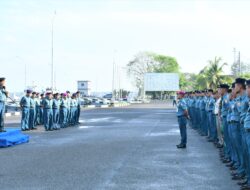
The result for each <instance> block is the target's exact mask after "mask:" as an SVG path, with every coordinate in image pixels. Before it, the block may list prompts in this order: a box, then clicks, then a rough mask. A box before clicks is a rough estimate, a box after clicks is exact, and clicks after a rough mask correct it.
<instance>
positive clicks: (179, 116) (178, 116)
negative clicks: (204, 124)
mask: <svg viewBox="0 0 250 190" xmlns="http://www.w3.org/2000/svg"><path fill="white" fill-rule="evenodd" d="M177 117H185V115H179V116H177Z"/></svg>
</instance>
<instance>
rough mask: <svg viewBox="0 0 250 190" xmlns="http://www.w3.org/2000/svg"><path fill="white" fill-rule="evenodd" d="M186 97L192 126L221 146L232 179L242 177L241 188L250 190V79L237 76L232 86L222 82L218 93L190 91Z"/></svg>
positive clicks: (223, 158) (210, 140)
mask: <svg viewBox="0 0 250 190" xmlns="http://www.w3.org/2000/svg"><path fill="white" fill-rule="evenodd" d="M230 87H231V88H230ZM183 99H184V101H185V103H186V107H187V110H188V113H189V117H190V119H189V120H188V123H189V125H190V126H191V127H192V128H193V129H195V130H197V131H198V132H199V133H200V135H202V136H207V138H208V141H209V142H213V143H214V144H215V145H216V147H217V148H219V149H220V157H221V160H222V162H223V163H225V164H226V166H227V167H229V168H230V170H231V175H232V179H233V180H239V181H238V184H239V185H240V186H241V189H242V190H250V80H246V79H243V78H237V79H236V80H235V82H234V83H233V84H232V85H231V86H229V85H227V84H221V85H219V86H218V91H216V92H213V90H211V89H210V90H206V91H195V92H189V93H186V94H185V97H184V98H183Z"/></svg>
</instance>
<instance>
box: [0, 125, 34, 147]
mask: <svg viewBox="0 0 250 190" xmlns="http://www.w3.org/2000/svg"><path fill="white" fill-rule="evenodd" d="M27 142H29V136H28V135H25V134H22V132H21V130H19V129H7V132H4V133H0V148H4V147H9V146H14V145H18V144H22V143H27Z"/></svg>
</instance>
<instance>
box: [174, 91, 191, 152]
mask: <svg viewBox="0 0 250 190" xmlns="http://www.w3.org/2000/svg"><path fill="white" fill-rule="evenodd" d="M177 95H178V103H177V113H176V115H177V118H178V123H179V129H180V135H181V143H180V144H179V145H176V146H177V148H186V145H187V119H188V118H189V115H188V108H187V103H186V101H185V99H184V96H185V92H183V91H180V92H178V93H177Z"/></svg>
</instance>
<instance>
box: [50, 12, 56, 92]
mask: <svg viewBox="0 0 250 190" xmlns="http://www.w3.org/2000/svg"><path fill="white" fill-rule="evenodd" d="M55 17H56V11H55V12H54V15H53V17H52V23H51V90H53V88H54V20H55Z"/></svg>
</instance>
